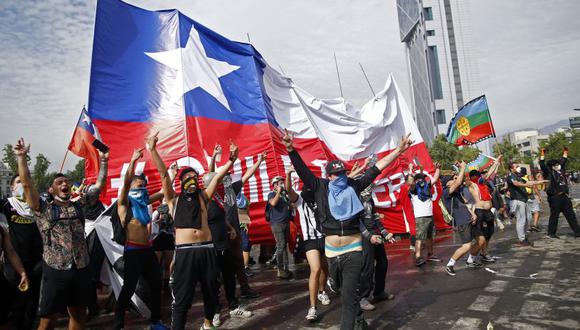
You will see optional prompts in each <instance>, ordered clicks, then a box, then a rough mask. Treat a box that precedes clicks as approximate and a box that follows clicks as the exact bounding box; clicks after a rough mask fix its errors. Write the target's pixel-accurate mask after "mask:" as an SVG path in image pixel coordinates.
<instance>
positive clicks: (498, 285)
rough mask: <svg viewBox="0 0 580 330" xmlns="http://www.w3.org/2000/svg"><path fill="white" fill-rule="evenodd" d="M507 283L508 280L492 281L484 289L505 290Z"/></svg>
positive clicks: (488, 290) (491, 290)
mask: <svg viewBox="0 0 580 330" xmlns="http://www.w3.org/2000/svg"><path fill="white" fill-rule="evenodd" d="M507 284H508V282H507V281H501V280H496V281H491V282H489V284H488V285H487V286H486V287H485V288H484V289H483V290H484V291H487V292H503V291H504V290H505V288H506V287H507Z"/></svg>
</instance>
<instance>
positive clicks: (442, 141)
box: [429, 134, 481, 170]
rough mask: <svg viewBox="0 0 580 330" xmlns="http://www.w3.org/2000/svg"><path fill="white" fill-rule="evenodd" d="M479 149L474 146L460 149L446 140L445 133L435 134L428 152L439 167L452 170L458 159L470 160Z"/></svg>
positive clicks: (476, 154) (477, 153)
mask: <svg viewBox="0 0 580 330" xmlns="http://www.w3.org/2000/svg"><path fill="white" fill-rule="evenodd" d="M480 152H481V151H480V150H479V149H478V148H475V147H468V146H465V147H463V148H461V149H459V148H457V146H455V145H453V144H451V143H449V142H447V139H446V138H445V135H443V134H441V135H437V137H435V140H434V141H433V144H432V145H431V148H429V154H430V155H431V159H433V161H434V162H439V164H441V168H442V169H444V170H452V169H453V164H455V162H456V161H458V160H464V161H466V162H470V161H472V160H474V159H475V158H477V156H478V155H479V153H480Z"/></svg>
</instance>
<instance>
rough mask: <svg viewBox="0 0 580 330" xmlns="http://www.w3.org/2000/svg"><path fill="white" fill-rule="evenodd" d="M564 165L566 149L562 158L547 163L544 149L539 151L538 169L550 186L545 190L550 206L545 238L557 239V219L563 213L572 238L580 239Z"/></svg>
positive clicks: (566, 156) (566, 158) (566, 157)
mask: <svg viewBox="0 0 580 330" xmlns="http://www.w3.org/2000/svg"><path fill="white" fill-rule="evenodd" d="M566 163H568V148H564V152H563V153H562V158H560V159H551V160H549V161H548V162H547V164H546V160H545V153H544V149H542V150H541V151H540V167H541V168H542V173H543V174H544V178H545V179H546V180H549V182H550V185H549V186H548V189H547V190H546V193H547V195H548V203H549V204H550V222H549V223H548V235H547V236H546V237H547V238H559V237H558V235H556V231H557V230H558V217H559V216H560V213H564V216H565V217H566V221H568V225H570V228H571V229H572V231H574V236H576V237H580V226H579V225H578V221H577V220H576V212H575V211H574V208H573V207H572V201H571V200H570V196H569V195H568V194H569V188H568V180H567V179H566Z"/></svg>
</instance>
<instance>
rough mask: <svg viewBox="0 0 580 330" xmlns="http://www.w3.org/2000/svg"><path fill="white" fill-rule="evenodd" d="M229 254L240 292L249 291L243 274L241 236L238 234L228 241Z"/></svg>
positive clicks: (246, 278) (244, 273)
mask: <svg viewBox="0 0 580 330" xmlns="http://www.w3.org/2000/svg"><path fill="white" fill-rule="evenodd" d="M229 250H230V253H231V256H232V258H233V262H234V272H235V274H236V278H237V280H238V283H239V284H240V290H241V291H248V290H250V284H249V282H248V277H247V276H246V272H244V256H243V254H242V236H241V235H240V233H239V232H238V233H237V235H236V238H234V239H232V240H230V249H229Z"/></svg>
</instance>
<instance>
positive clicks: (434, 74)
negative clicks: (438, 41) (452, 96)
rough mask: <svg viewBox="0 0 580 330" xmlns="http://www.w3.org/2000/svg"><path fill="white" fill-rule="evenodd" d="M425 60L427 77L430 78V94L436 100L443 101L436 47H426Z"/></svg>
mask: <svg viewBox="0 0 580 330" xmlns="http://www.w3.org/2000/svg"><path fill="white" fill-rule="evenodd" d="M427 60H428V65H429V77H430V78H431V92H432V93H433V98H434V99H436V100H441V99H443V87H442V85H441V72H440V70H439V56H438V55H437V46H429V47H427Z"/></svg>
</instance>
